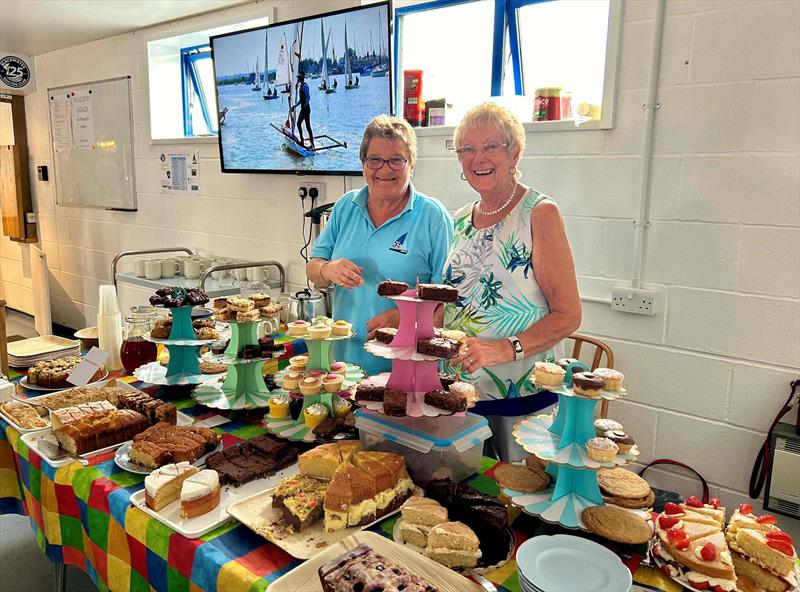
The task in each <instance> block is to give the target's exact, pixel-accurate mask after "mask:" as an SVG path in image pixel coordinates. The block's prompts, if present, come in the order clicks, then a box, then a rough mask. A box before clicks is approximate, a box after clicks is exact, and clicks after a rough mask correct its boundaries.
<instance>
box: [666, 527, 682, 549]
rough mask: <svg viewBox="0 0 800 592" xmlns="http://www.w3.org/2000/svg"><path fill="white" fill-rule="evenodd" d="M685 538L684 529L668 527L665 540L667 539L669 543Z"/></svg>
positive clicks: (672, 543)
mask: <svg viewBox="0 0 800 592" xmlns="http://www.w3.org/2000/svg"><path fill="white" fill-rule="evenodd" d="M685 538H686V531H684V530H683V529H682V528H670V529H669V530H668V531H667V540H668V541H669V543H670V545H674V544H675V543H677V542H678V541H682V540H684V539H685Z"/></svg>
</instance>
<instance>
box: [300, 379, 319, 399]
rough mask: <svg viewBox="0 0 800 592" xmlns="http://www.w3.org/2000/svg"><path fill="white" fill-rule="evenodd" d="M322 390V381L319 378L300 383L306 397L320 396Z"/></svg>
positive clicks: (304, 380)
mask: <svg viewBox="0 0 800 592" xmlns="http://www.w3.org/2000/svg"><path fill="white" fill-rule="evenodd" d="M321 390H322V381H321V380H320V379H319V378H310V377H309V378H304V379H303V380H301V381H300V392H301V393H303V394H304V395H318V394H319V391H321Z"/></svg>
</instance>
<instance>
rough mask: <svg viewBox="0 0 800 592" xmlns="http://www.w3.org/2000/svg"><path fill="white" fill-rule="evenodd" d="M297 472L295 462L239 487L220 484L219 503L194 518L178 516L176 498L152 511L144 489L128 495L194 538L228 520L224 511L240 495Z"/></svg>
mask: <svg viewBox="0 0 800 592" xmlns="http://www.w3.org/2000/svg"><path fill="white" fill-rule="evenodd" d="M296 472H297V463H295V464H293V465H289V466H288V467H286V468H285V469H281V470H280V471H278V472H277V473H275V474H274V475H272V476H271V477H265V478H264V479H256V480H255V481H251V482H250V483H245V484H244V485H242V486H241V487H234V486H232V485H225V486H224V487H222V490H221V491H220V495H219V505H218V506H217V507H216V508H214V509H213V510H211V511H210V512H208V513H207V514H203V515H202V516H197V517H195V518H190V519H188V520H187V519H184V518H183V517H181V502H180V500H178V501H174V502H172V503H171V504H170V505H168V506H167V507H166V508H163V509H162V510H161V511H160V512H156V511H154V510H151V509H150V508H148V507H147V504H146V503H145V491H144V489H142V490H140V491H137V492H136V493H134V494H132V495H131V504H133V505H134V506H136V507H137V508H139V509H140V510H141V511H142V512H145V513H147V514H149V515H150V516H152V517H153V518H155V519H156V520H158V521H159V522H163V523H164V524H166V525H167V526H169V527H170V528H172V529H173V530H175V531H176V532H179V533H181V534H182V535H183V536H185V537H186V538H189V539H196V538H198V537H201V536H203V535H204V534H206V533H208V532H211V531H212V530H214V529H215V528H217V527H219V526H222V525H223V524H225V523H227V522H231V521H233V520H234V519H235V517H234V516H233V515H232V514H230V513H229V512H228V509H229V507H230V506H231V505H232V504H235V503H237V502H239V501H241V500H242V499H246V498H248V497H251V496H253V495H260V493H261V492H263V491H264V490H267V489H269V490H271V489H274V488H275V487H277V485H278V483H280V482H281V479H283V478H284V477H288V476H289V475H293V474H295V473H296Z"/></svg>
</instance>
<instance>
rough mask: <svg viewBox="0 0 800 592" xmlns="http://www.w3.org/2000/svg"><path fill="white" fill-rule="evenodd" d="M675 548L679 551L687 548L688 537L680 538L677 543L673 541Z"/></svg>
mask: <svg viewBox="0 0 800 592" xmlns="http://www.w3.org/2000/svg"><path fill="white" fill-rule="evenodd" d="M675 548H676V549H678V550H680V551H685V550H686V549H688V548H689V539H681V540H680V541H678V542H677V543H675Z"/></svg>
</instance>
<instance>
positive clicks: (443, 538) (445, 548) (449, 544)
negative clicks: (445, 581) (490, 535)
mask: <svg viewBox="0 0 800 592" xmlns="http://www.w3.org/2000/svg"><path fill="white" fill-rule="evenodd" d="M425 555H427V556H428V557H430V558H431V559H433V560H434V561H436V562H437V563H441V564H442V565H445V566H447V567H475V566H476V565H478V559H480V557H481V550H480V541H479V540H478V537H477V536H476V534H475V532H474V531H473V530H472V529H471V528H470V527H469V526H467V525H466V524H464V523H463V522H443V523H442V524H437V525H436V526H434V527H433V528H431V531H430V533H428V546H427V547H426V548H425Z"/></svg>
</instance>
